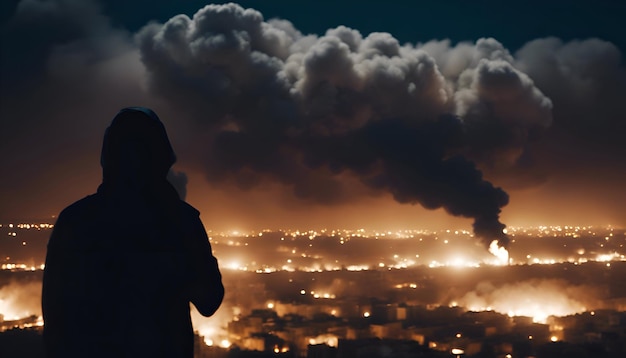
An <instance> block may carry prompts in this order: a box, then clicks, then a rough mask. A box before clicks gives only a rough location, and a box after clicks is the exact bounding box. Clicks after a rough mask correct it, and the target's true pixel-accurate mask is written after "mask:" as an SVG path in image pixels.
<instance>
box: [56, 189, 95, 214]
mask: <svg viewBox="0 0 626 358" xmlns="http://www.w3.org/2000/svg"><path fill="white" fill-rule="evenodd" d="M101 200H102V199H101V198H100V195H98V194H91V195H87V196H86V197H84V198H82V199H80V200H77V201H75V202H74V203H72V204H70V205H69V206H67V207H66V208H65V209H63V210H62V211H61V214H59V217H62V216H63V217H66V218H69V217H76V216H83V215H87V214H89V213H90V212H93V211H94V210H96V209H97V208H99V207H100V205H101Z"/></svg>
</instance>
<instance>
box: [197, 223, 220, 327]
mask: <svg viewBox="0 0 626 358" xmlns="http://www.w3.org/2000/svg"><path fill="white" fill-rule="evenodd" d="M196 213H197V211H196ZM189 232H190V233H191V237H190V238H189V249H190V250H189V254H190V259H191V270H192V273H191V274H192V279H191V282H190V287H189V296H190V301H191V302H192V303H193V304H194V306H196V308H197V309H198V312H200V314H201V315H203V316H205V317H208V316H211V315H213V314H214V313H215V311H217V309H218V308H219V307H220V305H221V304H222V300H223V299H224V285H223V284H222V275H221V273H220V270H219V266H218V264H217V259H216V258H215V257H214V256H213V252H212V250H211V244H210V243H209V238H208V236H207V234H206V230H205V229H204V225H202V221H200V217H199V216H197V215H196V216H195V217H194V222H193V224H192V228H191V230H190V231H189Z"/></svg>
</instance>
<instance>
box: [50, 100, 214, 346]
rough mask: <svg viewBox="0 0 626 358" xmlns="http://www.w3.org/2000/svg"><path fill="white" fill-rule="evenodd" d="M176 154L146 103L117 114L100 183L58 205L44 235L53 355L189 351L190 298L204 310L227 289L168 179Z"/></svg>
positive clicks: (192, 215) (202, 234)
mask: <svg viewBox="0 0 626 358" xmlns="http://www.w3.org/2000/svg"><path fill="white" fill-rule="evenodd" d="M175 160H176V157H175V155H174V151H173V150H172V147H171V145H170V142H169V139H168V137H167V134H166V132H165V128H164V127H163V124H162V123H161V121H160V120H159V118H158V117H157V115H156V114H155V113H154V112H152V111H151V110H150V109H147V108H142V107H131V108H125V109H122V110H121V111H120V112H119V113H118V114H117V115H116V116H115V118H114V119H113V122H112V123H111V125H110V126H109V128H108V129H107V130H106V132H105V135H104V143H103V146H102V156H101V165H102V169H103V181H102V184H101V185H100V187H99V188H98V191H97V192H96V193H95V194H93V195H90V196H87V197H86V198H84V199H82V200H79V201H77V202H76V203H74V204H72V205H70V206H69V207H67V208H66V209H64V210H63V211H62V212H61V214H60V215H59V217H58V219H57V222H56V224H55V227H54V230H53V232H52V235H51V237H50V241H49V242H48V253H47V257H46V267H45V271H44V279H43V299H42V306H43V317H44V323H45V325H44V344H45V349H46V352H47V355H48V357H49V358H56V357H81V358H82V357H85V358H86V357H168V358H174V357H182V358H187V357H189V358H190V357H193V330H192V324H191V318H190V312H189V310H190V306H189V302H192V303H193V304H194V306H195V307H196V308H197V309H198V311H199V312H200V313H201V314H202V315H204V316H210V315H212V314H213V313H215V311H216V310H217V308H218V307H219V306H220V304H221V302H222V299H223V297H224V286H223V285H222V279H221V275H220V272H219V268H218V265H217V260H216V259H215V257H213V255H212V252H211V246H210V244H209V241H208V238H207V235H206V231H205V229H204V227H203V225H202V222H201V221H200V218H199V213H198V211H197V210H196V209H194V208H193V207H191V206H190V205H188V204H187V203H185V202H184V201H182V200H181V199H180V198H179V196H178V194H177V192H176V191H175V189H174V188H173V187H172V185H170V184H169V182H168V181H167V180H166V175H167V173H168V171H169V169H170V167H171V166H172V164H173V163H174V161H175Z"/></svg>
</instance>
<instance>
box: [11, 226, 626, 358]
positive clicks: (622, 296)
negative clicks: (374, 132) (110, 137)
mask: <svg viewBox="0 0 626 358" xmlns="http://www.w3.org/2000/svg"><path fill="white" fill-rule="evenodd" d="M52 228H53V225H52V224H49V223H5V224H2V226H1V227H0V234H1V235H2V236H1V239H0V249H1V251H2V252H3V254H5V255H7V256H6V257H4V258H3V263H2V271H1V273H0V275H1V276H0V280H1V281H0V284H2V286H1V288H0V311H1V312H2V321H1V322H0V327H1V330H2V331H3V332H4V334H5V335H6V334H9V333H10V332H15V330H21V331H25V332H40V329H41V326H42V325H43V321H42V317H41V308H40V286H41V277H42V275H41V274H42V269H43V268H44V264H43V262H44V257H45V246H46V245H45V244H46V242H47V238H48V236H49V234H50V231H51V229H52ZM507 231H508V235H509V236H510V238H511V242H510V246H509V257H508V259H506V260H503V259H502V258H501V257H498V256H496V255H494V254H491V253H489V252H488V250H486V249H485V248H484V247H483V246H482V245H480V244H479V243H477V241H476V239H475V238H474V237H473V234H471V233H470V232H468V231H465V230H438V231H429V230H404V231H397V232H391V231H387V232H376V231H366V230H363V229H355V230H319V231H315V230H311V231H304V230H281V231H271V230H262V231H259V232H249V233H243V232H235V231H229V232H208V234H209V235H210V240H211V244H212V247H213V250H214V254H215V255H216V257H218V258H219V260H220V265H221V267H222V273H223V276H224V282H225V285H226V292H227V294H226V298H225V301H224V304H223V306H222V308H220V310H219V311H218V313H217V314H216V315H215V316H213V317H210V318H205V317H202V316H200V315H199V314H198V313H197V312H195V311H193V315H192V317H193V320H194V328H195V331H196V334H197V337H198V338H197V342H196V356H197V357H227V356H229V354H231V355H232V354H234V353H233V352H234V351H241V352H246V351H249V352H257V353H259V352H267V353H268V354H271V355H274V356H284V357H307V356H311V355H313V354H322V353H313V352H317V351H325V352H326V353H324V354H326V356H337V354H340V355H339V356H342V357H346V356H356V353H355V351H354V350H355V349H356V348H355V347H352V346H351V344H356V345H359V346H361V345H365V346H367V345H368V344H369V345H371V347H372V348H371V350H372V352H374V353H372V352H370V353H362V354H370V355H369V356H377V355H376V354H377V353H375V348H374V347H379V346H380V345H381V344H383V345H386V347H388V349H390V350H391V351H392V352H396V353H397V354H401V353H402V352H403V351H402V350H405V349H425V351H424V352H429V353H428V354H432V356H438V355H437V354H441V356H446V355H445V354H448V355H449V354H450V352H452V350H453V349H457V350H460V351H463V352H464V354H466V355H467V356H483V355H481V354H487V351H488V350H492V351H493V352H492V353H493V354H495V356H498V357H500V356H503V357H504V356H506V355H507V354H509V355H511V356H512V357H515V356H533V355H537V354H544V356H548V355H546V354H550V353H546V352H550V349H556V348H555V347H552V348H551V345H554V344H567V347H564V346H563V347H560V348H559V349H570V350H576V351H579V352H585V351H586V350H587V351H588V350H589V349H595V350H597V352H603V353H602V354H604V355H603V356H609V357H613V356H615V357H617V356H620V354H622V353H623V352H624V350H623V349H624V347H623V345H622V343H621V342H622V338H623V335H624V329H623V327H624V323H623V322H624V320H625V319H626V314H624V313H623V312H624V311H625V310H626V289H624V287H623V285H622V282H624V279H626V257H625V256H624V253H625V252H626V250H625V249H624V245H625V244H626V230H624V229H620V228H614V227H569V226H566V227H558V226H557V227H548V226H540V227H528V228H509V229H508V230H507ZM538 240H541V245H538V244H537V241H538ZM350 342H353V343H350ZM410 342H413V344H415V347H413V348H407V347H410V346H411V345H410ZM407 344H408V345H409V346H407ZM322 347H326V348H322ZM366 351H367V350H366ZM460 351H459V352H460ZM542 352H543V353H542ZM405 353H406V352H405ZM405 353H402V354H405ZM240 354H241V353H240ZM406 354H408V353H406ZM415 354H417V353H415ZM424 354H427V353H424ZM554 354H556V353H554ZM579 354H581V353H579ZM588 354H592V353H588ZM409 356H410V355H409ZM539 356H541V355H539ZM589 356H593V355H589Z"/></svg>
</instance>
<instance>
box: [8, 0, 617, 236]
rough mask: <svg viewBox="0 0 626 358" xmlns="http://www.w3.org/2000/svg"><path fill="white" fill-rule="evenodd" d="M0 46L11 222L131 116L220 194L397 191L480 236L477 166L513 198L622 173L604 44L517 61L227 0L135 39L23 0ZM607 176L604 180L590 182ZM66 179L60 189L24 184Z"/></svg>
mask: <svg viewBox="0 0 626 358" xmlns="http://www.w3.org/2000/svg"><path fill="white" fill-rule="evenodd" d="M133 35H134V39H135V42H133V41H132V40H133ZM416 40H417V39H416ZM1 46H2V56H1V59H2V63H1V75H2V77H1V78H2V80H1V81H0V88H1V91H0V93H1V94H2V96H1V97H0V101H1V103H0V104H1V105H0V114H1V116H0V117H2V122H1V123H0V125H2V128H1V129H2V130H0V139H2V140H1V141H0V157H1V158H2V161H3V163H8V164H7V166H8V167H18V166H19V167H20V168H24V169H23V170H22V169H20V170H14V171H9V172H8V173H6V174H5V176H4V181H5V182H6V183H7V185H6V188H7V189H5V192H4V193H3V194H4V195H2V196H3V197H5V198H7V200H5V201H3V202H2V204H0V208H1V209H2V211H4V212H7V213H8V212H10V211H13V210H15V205H13V204H11V203H24V204H23V205H24V206H25V207H26V206H30V207H36V206H37V207H38V206H39V205H40V203H41V197H42V196H43V195H38V194H44V193H48V192H52V191H56V190H55V189H54V188H57V187H59V186H61V185H62V184H60V183H61V182H63V181H64V180H65V181H67V180H75V179H71V178H76V177H80V176H81V175H84V171H85V169H84V168H85V163H87V161H88V160H90V159H89V158H85V159H84V162H83V161H81V162H80V163H77V162H72V161H71V160H67V161H65V159H64V158H74V157H75V155H76V151H75V148H77V147H80V148H92V150H93V151H94V153H95V151H98V150H99V145H98V144H97V143H99V141H100V140H101V135H102V133H101V132H102V130H103V129H104V128H105V127H106V125H107V124H108V122H109V121H110V119H111V116H112V115H113V114H114V113H115V111H116V110H117V109H118V108H121V107H125V106H129V105H145V106H149V107H152V108H155V110H157V112H158V113H159V114H160V116H161V117H162V118H164V121H166V122H168V123H167V125H168V129H171V133H170V134H172V138H173V141H174V142H175V146H176V148H177V150H178V151H179V152H180V154H181V155H180V158H181V160H184V159H187V160H192V161H195V162H193V163H187V164H189V166H190V167H189V168H186V169H193V172H194V173H195V170H197V169H198V167H201V169H202V170H203V171H204V172H205V173H206V177H207V178H208V179H209V181H210V182H211V183H212V184H215V185H216V186H219V188H224V187H225V185H228V184H229V183H230V182H232V183H235V184H236V185H237V186H239V187H240V188H255V187H257V186H259V185H260V186H263V185H265V184H268V183H270V184H271V183H281V184H283V185H285V186H287V187H289V188H291V189H292V192H293V193H294V194H295V196H297V197H299V198H301V199H303V202H305V203H325V204H334V203H337V202H346V201H349V200H353V199H355V198H356V197H357V196H360V195H362V194H363V191H364V190H367V191H368V192H369V193H370V194H375V195H376V194H378V195H380V194H381V193H390V194H391V195H393V197H394V198H395V199H396V200H397V201H398V202H402V203H413V204H418V203H419V204H420V205H423V206H425V207H428V208H437V207H440V208H444V209H445V210H447V211H449V212H450V213H452V214H454V215H461V216H466V217H470V218H473V219H474V221H475V222H476V223H477V224H476V226H477V227H483V224H482V223H488V224H487V225H485V226H486V227H489V228H490V229H489V230H486V231H489V232H490V233H489V234H487V233H484V234H482V235H486V236H496V237H497V236H498V235H500V229H499V228H501V225H502V224H500V223H499V220H498V215H499V213H500V210H501V208H502V207H503V206H504V205H506V202H507V199H506V194H505V193H504V192H502V190H500V189H498V188H496V187H494V186H493V185H491V184H490V183H489V182H488V181H487V180H485V179H483V176H482V175H481V172H482V173H485V177H487V178H489V179H491V180H494V182H495V183H500V184H502V183H507V184H508V183H510V182H507V181H506V180H508V179H511V178H512V179H513V180H514V181H516V182H517V183H519V185H520V186H521V187H524V186H528V185H535V184H537V183H541V182H543V181H545V180H547V179H548V178H552V179H553V180H554V178H555V177H557V178H559V179H558V180H560V181H558V182H557V183H556V184H554V185H553V186H559V185H560V184H561V183H565V182H567V180H571V179H572V178H575V177H576V176H574V175H571V173H575V174H578V173H579V172H581V171H583V170H584V171H588V172H589V173H591V174H589V175H594V181H597V180H600V179H602V180H603V183H605V184H606V186H607V187H611V188H612V186H611V184H614V183H612V182H611V180H613V179H611V178H616V179H615V181H616V182H618V181H619V179H620V178H624V179H625V180H626V169H625V168H626V167H624V166H623V157H624V155H626V147H625V146H624V144H623V143H624V141H623V140H622V137H623V133H625V132H626V128H624V125H625V123H626V121H624V120H623V118H624V117H623V114H622V112H623V111H622V110H621V105H622V102H623V98H624V96H625V95H626V75H625V69H624V66H623V58H622V54H621V53H620V50H619V49H618V48H616V47H615V46H614V45H613V44H611V43H609V42H606V41H602V40H598V39H588V40H582V41H570V42H563V41H561V40H559V39H556V38H546V39H537V40H533V41H531V42H529V43H527V44H526V45H524V46H523V47H522V48H520V49H519V50H518V51H516V52H514V53H513V52H510V51H509V50H507V48H505V47H504V46H503V44H501V43H500V42H498V41H497V40H495V39H492V38H485V39H479V40H478V41H476V42H471V43H470V42H461V43H456V44H453V43H451V42H450V41H448V40H443V41H429V42H426V43H418V44H401V43H400V42H399V41H398V40H397V39H395V38H394V37H393V36H392V35H390V34H387V33H371V34H362V33H360V32H359V31H358V30H355V29H351V28H347V27H344V26H339V27H336V28H332V29H329V30H327V31H326V33H324V34H323V35H307V34H303V33H302V32H300V31H299V30H298V29H297V28H295V26H294V25H293V24H292V23H290V22H289V21H287V20H279V19H271V20H265V19H264V18H263V16H262V15H261V14H260V13H259V12H257V11H255V10H251V9H247V10H246V9H243V8H241V7H239V6H238V5H235V4H228V5H210V6H207V7H205V8H203V9H200V10H199V11H198V12H197V13H196V14H195V15H194V16H193V17H191V18H190V17H188V16H185V15H178V16H175V17H173V18H171V19H170V20H169V21H167V22H166V23H165V24H157V23H151V24H148V25H147V26H145V27H144V28H143V29H142V30H141V31H139V32H138V33H136V34H131V33H129V32H127V31H124V30H120V29H118V28H116V27H115V26H113V25H111V21H110V20H109V19H108V18H107V17H106V16H104V15H103V14H102V11H101V7H100V6H99V5H98V3H97V2H96V1H90V0H84V1H83V0H81V1H78V0H22V1H20V2H19V4H18V5H17V7H16V9H15V13H14V14H13V15H12V16H11V19H10V20H9V21H8V22H7V23H5V24H3V28H2V43H1ZM7 54H10V55H7ZM146 71H147V72H146ZM146 90H149V91H146ZM154 94H157V96H154ZM189 119H192V121H189ZM33 125H37V128H38V130H37V131H32V130H31V129H32V128H33ZM68 129H71V130H68ZM189 133H191V134H189ZM379 134H380V135H379ZM539 138H541V139H542V141H540V142H538V141H537V139H539ZM177 139H178V141H177ZM32 143H38V145H37V146H35V145H32ZM93 143H95V144H93ZM92 144H93V145H92ZM43 147H45V148H46V150H45V151H42V150H41V148H43ZM88 152H89V150H85V151H84V153H85V154H87V153H88ZM94 157H95V156H94ZM33 161H37V163H40V164H39V165H37V166H24V165H22V163H24V162H33ZM94 163H96V162H95V161H94ZM181 163H182V162H181ZM607 163H608V164H609V165H608V166H607V165H605V164H607ZM79 164H80V165H79ZM96 164H97V163H96ZM194 165H195V167H194V168H191V167H193V166H194ZM603 165H604V168H610V170H611V172H610V175H602V176H600V175H595V174H594V173H595V172H594V171H593V168H596V167H597V168H600V167H601V166H603ZM58 168H66V169H64V170H63V172H67V174H66V177H65V179H63V178H60V179H57V180H58V181H59V182H54V181H50V182H45V183H43V182H41V181H40V180H39V181H38V180H35V179H32V178H43V177H46V178H56V177H58V176H59V171H61V170H60V169H58ZM67 168H69V169H67ZM568 170H570V171H569V172H568ZM605 170H606V169H605ZM92 171H93V172H94V173H96V174H95V177H99V168H98V167H97V165H95V164H94V167H93V169H92ZM190 173H191V172H190ZM602 173H605V174H608V173H607V172H606V171H605V172H602ZM505 179H506V180H505ZM622 181H623V180H622ZM24 183H31V184H32V186H33V187H36V188H37V190H33V189H32V188H26V185H25V184H24ZM355 183H356V185H355ZM581 183H583V184H584V183H585V182H584V181H581ZM35 184H36V185H35ZM46 185H48V186H47V187H46ZM94 185H95V184H94ZM20 186H24V188H25V189H23V190H21V191H19V190H16V189H13V188H20ZM357 186H358V188H357ZM74 187H75V186H73V185H72V188H74ZM510 187H511V186H510V185H507V188H510ZM31 192H32V195H31V196H30V197H28V195H30V194H29V193H31ZM614 194H620V193H611V197H612V198H619V195H614ZM64 195H67V196H71V195H74V193H71V194H70V193H65V194H64ZM80 195H84V193H82V192H81V193H80ZM622 196H623V191H622ZM29 200H30V201H29ZM613 200H614V201H615V205H614V206H613V207H614V208H616V210H617V209H619V208H621V202H620V201H619V200H617V199H613ZM57 201H58V202H64V201H59V200H57ZM58 202H57V203H55V204H54V205H56V206H60V204H58ZM604 203H606V201H604ZM35 204H36V205H35ZM477 232H480V230H479V229H477ZM486 240H489V238H486Z"/></svg>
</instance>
